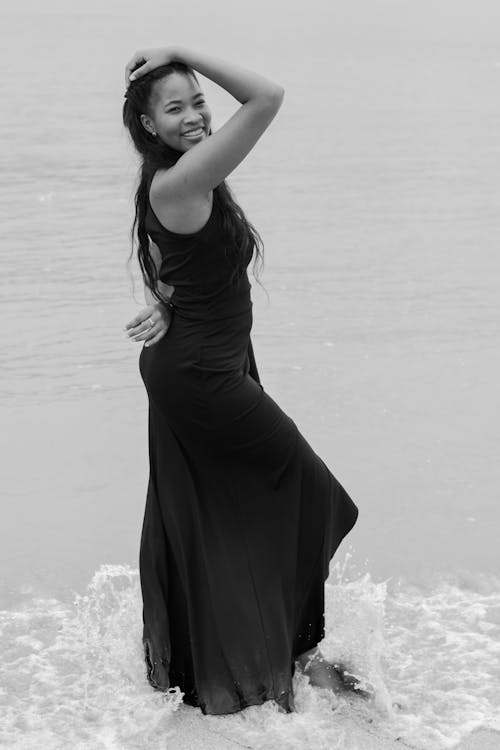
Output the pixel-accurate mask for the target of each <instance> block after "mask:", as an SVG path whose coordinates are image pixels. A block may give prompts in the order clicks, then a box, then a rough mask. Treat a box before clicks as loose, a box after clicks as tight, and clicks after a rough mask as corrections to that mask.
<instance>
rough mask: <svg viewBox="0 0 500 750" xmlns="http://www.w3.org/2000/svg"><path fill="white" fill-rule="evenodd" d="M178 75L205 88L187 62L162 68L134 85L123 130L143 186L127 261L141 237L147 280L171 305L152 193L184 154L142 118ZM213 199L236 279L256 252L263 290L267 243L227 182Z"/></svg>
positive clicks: (139, 247) (125, 107) (141, 262)
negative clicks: (166, 81)
mask: <svg viewBox="0 0 500 750" xmlns="http://www.w3.org/2000/svg"><path fill="white" fill-rule="evenodd" d="M137 67H139V65H138V66H137ZM174 72H177V73H182V74H184V75H186V76H192V77H193V78H194V80H195V81H196V83H199V82H198V79H197V78H196V75H195V73H194V70H193V69H192V68H191V67H190V66H189V65H186V64H185V63H183V62H180V61H173V62H170V63H168V64H167V65H161V66H159V67H158V68H155V69H154V70H152V71H150V72H149V73H146V74H145V75H143V76H141V77H140V78H137V79H135V80H134V81H131V82H130V84H129V87H128V89H127V92H126V94H125V102H124V104H123V112H122V115H123V124H124V125H125V127H126V128H127V129H128V131H129V134H130V137H131V139H132V142H133V144H134V146H135V149H136V151H137V152H138V153H139V155H140V156H141V165H140V167H139V184H138V187H137V191H136V193H135V217H134V221H133V223H132V229H131V240H132V250H131V253H130V255H129V258H128V260H127V265H128V263H130V260H131V259H132V256H133V254H134V244H135V240H136V237H137V258H138V261H139V266H140V269H141V272H142V276H143V279H144V281H145V283H146V284H147V286H148V287H149V288H150V290H151V293H152V294H153V296H154V297H155V298H156V299H158V300H159V301H160V302H163V303H168V301H169V300H168V299H166V298H165V297H164V296H163V295H162V293H161V292H160V290H159V288H158V269H157V267H156V264H155V262H154V260H153V258H152V256H151V254H150V252H149V238H148V234H147V231H146V212H147V209H148V189H149V183H150V180H151V179H152V177H153V175H154V173H155V171H156V170H157V169H165V168H169V167H172V166H173V165H174V164H175V163H176V162H177V160H178V159H179V158H180V157H181V156H182V153H183V152H181V151H177V150H176V149H173V148H171V147H170V146H168V145H167V144H166V143H164V142H163V141H161V140H160V139H158V138H155V137H154V136H153V135H152V134H151V133H149V132H148V131H147V130H146V129H145V128H144V126H143V125H142V122H141V119H140V116H141V114H145V113H150V103H151V99H152V94H153V86H154V83H155V82H156V81H158V80H160V79H161V78H164V77H165V76H168V75H170V74H171V73H174ZM211 133H212V130H210V131H209V135H211ZM213 199H214V200H215V201H216V202H217V204H218V205H219V207H220V209H221V213H222V217H223V228H224V231H225V233H226V234H227V236H228V237H229V240H230V243H229V244H230V247H231V248H232V256H233V258H232V260H233V275H232V278H234V277H235V276H237V275H239V274H241V273H242V272H243V271H244V269H246V266H247V264H248V260H247V259H248V258H249V257H250V258H251V257H252V255H253V253H254V251H255V259H254V264H253V274H254V277H255V278H256V280H257V282H258V283H259V284H260V281H259V279H258V278H257V275H256V269H257V267H260V266H262V267H263V265H264V254H263V243H262V239H261V237H260V235H259V233H258V232H257V230H256V229H255V228H254V227H253V226H252V224H251V223H250V222H249V221H248V220H247V218H246V216H245V214H244V212H243V210H242V208H241V207H240V206H239V205H238V204H237V202H236V201H235V199H234V197H233V195H232V192H231V190H230V188H229V186H228V185H227V183H226V181H223V182H221V183H220V184H219V185H217V187H215V188H214V190H213ZM261 286H262V285H261Z"/></svg>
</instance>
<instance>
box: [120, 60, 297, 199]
mask: <svg viewBox="0 0 500 750" xmlns="http://www.w3.org/2000/svg"><path fill="white" fill-rule="evenodd" d="M148 55H149V56H148ZM141 60H144V65H143V67H142V68H138V69H137V70H136V71H135V76H134V77H136V78H137V77H139V76H140V75H141V74H142V73H143V72H148V70H151V69H152V68H154V67H157V66H158V65H161V64H165V62H170V61H174V60H175V61H179V62H183V63H185V64H186V65H189V66H190V67H191V68H193V69H194V70H196V71H197V72H199V73H201V75H203V76H205V77H206V78H209V79H210V80H211V81H213V82H214V83H216V84H218V85H219V86H221V87H222V88H224V89H225V90H226V91H228V92H229V93H230V94H231V95H232V96H234V98H235V99H237V100H238V101H239V102H240V103H241V105H242V106H241V107H240V108H239V109H238V110H237V111H236V112H235V113H234V115H232V117H231V118H230V119H229V120H228V121H227V122H226V123H225V124H224V125H223V126H222V127H221V128H219V130H217V131H216V132H215V133H213V134H212V135H211V136H210V137H209V138H204V139H203V140H202V141H200V142H199V143H197V144H196V145H194V146H193V147H192V148H190V149H189V150H188V151H186V152H185V153H184V154H183V155H182V156H181V157H180V158H179V160H178V161H177V163H176V164H175V165H174V166H173V167H172V168H171V169H169V170H167V171H166V172H164V173H163V174H162V175H161V176H160V175H159V176H158V178H157V180H156V185H155V194H156V195H157V196H158V197H160V198H162V197H164V198H168V197H169V196H175V198H176V199H177V200H178V199H179V198H180V199H182V198H184V197H192V196H196V195H200V196H206V195H207V193H208V192H209V191H210V190H213V189H214V188H215V187H217V185H219V184H220V183H221V182H222V181H223V180H224V179H225V178H226V177H227V176H228V175H229V174H231V172H232V171H233V170H234V169H235V168H236V167H237V166H238V164H240V163H241V162H242V161H243V159H244V158H245V157H246V156H247V155H248V153H249V152H250V151H251V150H252V148H253V147H254V146H255V144H256V143H257V141H258V140H259V138H260V136H261V135H262V134H263V133H264V131H265V130H266V128H267V127H268V126H269V125H270V123H271V122H272V120H273V119H274V117H275V115H276V113H277V112H278V110H279V108H280V107H281V104H282V101H283V96H284V89H283V88H282V87H281V86H280V85H279V84H278V83H275V82H274V81H271V80H269V79H268V78H265V77H264V76H262V75H260V74H258V73H254V72H252V71H250V70H247V69H245V68H242V67H241V66H239V65H236V64H234V63H230V62H226V61H224V60H220V59H219V58H216V57H212V56H209V55H205V54H203V53H199V52H194V51H191V50H188V49H185V48H184V47H171V48H167V49H166V50H164V51H163V57H162V54H161V50H150V51H148V50H145V51H144V52H142V53H141V52H138V53H136V56H135V58H133V59H132V61H131V62H130V63H129V66H128V67H127V70H129V69H130V68H131V66H132V64H134V62H135V64H137V63H138V62H140V61H141Z"/></svg>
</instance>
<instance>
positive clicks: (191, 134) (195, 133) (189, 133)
mask: <svg viewBox="0 0 500 750" xmlns="http://www.w3.org/2000/svg"><path fill="white" fill-rule="evenodd" d="M204 132H205V131H204V129H203V128H202V127H199V128H194V129H193V130H186V131H185V132H184V133H182V135H183V136H184V138H189V139H190V140H192V139H194V138H200V137H201V136H202V135H203V134H204Z"/></svg>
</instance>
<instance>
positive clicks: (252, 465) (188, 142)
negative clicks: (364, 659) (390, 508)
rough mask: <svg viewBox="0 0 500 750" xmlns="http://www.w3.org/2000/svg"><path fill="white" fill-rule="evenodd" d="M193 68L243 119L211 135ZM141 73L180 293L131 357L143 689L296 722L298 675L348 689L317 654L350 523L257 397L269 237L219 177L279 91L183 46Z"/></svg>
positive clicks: (139, 120)
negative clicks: (253, 273) (259, 286)
mask: <svg viewBox="0 0 500 750" xmlns="http://www.w3.org/2000/svg"><path fill="white" fill-rule="evenodd" d="M194 68H196V70H198V71H199V72H200V73H201V74H203V75H205V76H207V77H208V78H210V79H211V80H213V81H214V82H215V83H218V84H220V85H221V86H223V87H224V88H225V89H226V90H227V91H229V93H231V94H232V95H233V96H234V97H235V98H236V99H237V100H238V101H239V102H240V104H241V106H240V108H239V109H238V110H237V111H236V112H235V114H234V115H233V116H232V117H231V118H230V119H229V120H228V121H227V122H226V123H225V124H224V125H223V126H222V127H221V128H220V130H218V131H217V132H216V133H212V132H211V128H210V123H211V115H210V110H209V109H208V107H207V104H206V101H205V97H204V96H203V92H202V91H201V88H200V86H199V83H198V81H197V79H196V76H195V74H194V72H193V69H194ZM132 70H135V79H134V81H133V83H131V84H130V86H129V89H128V91H127V94H126V102H125V105H124V110H123V119H124V123H125V125H126V126H127V127H128V129H129V131H130V134H131V136H132V139H133V142H134V145H135V146H136V148H137V151H138V152H139V154H140V155H141V156H142V168H141V181H140V185H139V188H138V190H137V194H136V218H135V222H134V226H135V225H136V224H137V238H138V243H139V248H138V257H139V262H140V264H141V269H142V270H143V273H144V276H145V281H146V283H147V284H148V286H151V289H152V292H153V293H154V294H155V295H157V298H158V299H159V300H160V301H161V299H162V297H163V295H162V292H161V290H160V289H159V287H158V284H159V283H163V284H168V285H169V286H171V287H173V290H174V291H173V294H172V295H171V301H172V303H173V306H174V313H173V316H172V318H171V320H170V324H169V327H168V331H167V333H166V335H165V336H163V337H162V339H161V340H160V341H159V342H158V343H156V344H155V345H154V346H152V347H149V348H148V349H146V347H143V349H142V350H141V354H140V356H139V369H140V373H141V377H142V379H143V382H144V385H145V387H146V390H147V393H148V399H149V415H148V429H149V459H150V474H149V482H148V491H147V497H146V508H145V513H144V521H143V527H142V535H141V546H140V559H139V566H140V578H141V590H142V597H143V625H144V629H143V637H142V642H143V647H144V658H145V662H146V673H147V679H148V681H149V683H150V684H151V686H152V687H154V688H156V689H158V690H168V689H169V687H170V686H179V687H180V689H181V690H182V692H183V694H184V701H185V702H186V703H189V704H191V705H193V706H199V707H200V708H201V710H202V712H203V713H205V714H227V713H233V712H235V711H240V710H242V709H243V708H245V707H246V706H251V705H258V704H261V703H263V702H264V701H268V700H274V701H275V702H276V703H277V704H278V706H279V707H280V709H281V710H282V711H287V712H290V711H293V710H294V708H295V706H294V696H293V685H292V677H293V674H294V671H295V665H296V664H297V665H298V666H300V667H301V668H303V669H304V671H306V674H308V675H309V676H310V679H311V681H314V680H315V684H320V685H322V686H329V687H331V688H332V689H338V688H339V685H344V684H345V686H346V687H347V686H348V683H347V680H346V681H345V683H344V682H342V679H341V677H340V673H339V672H337V671H336V669H337V666H336V665H328V664H327V663H326V662H324V660H322V657H321V652H319V651H318V650H317V644H318V642H319V641H320V640H321V639H322V638H323V636H324V582H325V580H326V578H327V576H328V572H329V570H328V568H329V562H330V560H331V558H332V556H333V554H334V552H335V550H336V549H337V547H338V546H339V544H340V542H341V541H342V539H343V538H344V537H345V535H346V534H347V533H348V532H349V531H350V529H351V528H352V526H353V525H354V523H355V522H356V518H357V515H358V510H357V507H356V506H355V504H354V502H353V501H352V499H351V498H350V497H349V495H348V494H347V492H346V490H345V489H344V488H343V487H342V485H341V484H340V483H339V482H338V480H337V479H336V478H335V477H334V476H333V474H331V472H330V471H329V469H328V468H327V467H326V465H325V464H324V462H323V461H322V460H321V458H320V457H319V456H318V455H317V454H316V453H315V452H314V451H313V449H312V448H311V446H310V445H309V444H308V443H307V441H306V440H305V439H304V437H303V436H302V435H301V434H300V432H299V431H298V429H297V427H296V425H295V423H294V422H293V421H292V420H291V419H290V417H288V415H287V414H285V413H284V412H283V411H282V410H281V409H280V407H279V406H278V404H277V403H276V402H275V401H274V400H273V399H272V398H271V396H269V395H268V394H267V393H266V392H265V390H264V388H263V386H262V384H261V382H260V378H259V374H258V372H257V366H256V363H255V358H254V355H253V348H252V342H251V339H250V333H251V329H252V322H253V319H252V300H251V296H250V289H251V287H250V283H249V279H248V274H247V267H248V265H249V263H250V261H251V259H252V256H253V253H254V251H255V252H256V260H257V257H258V256H259V254H260V251H259V243H260V242H261V240H260V237H259V235H258V233H257V232H256V231H255V230H254V228H253V227H252V226H251V224H250V223H249V222H248V221H247V219H246V217H245V214H244V213H243V211H242V209H241V208H240V206H239V205H238V204H237V203H236V201H235V200H234V198H233V197H232V195H231V192H230V191H229V188H228V186H227V185H226V183H225V178H226V177H227V176H228V175H229V174H230V173H231V172H232V171H233V170H234V169H235V168H236V167H237V166H238V164H240V163H241V161H242V160H243V159H244V158H245V156H246V155H247V154H248V153H249V152H250V150H251V149H252V148H253V147H254V146H255V144H256V142H257V141H258V139H259V138H260V136H261V135H262V134H263V133H264V131H265V130H266V129H267V127H268V126H269V124H270V123H271V121H272V120H273V118H274V117H275V115H276V114H277V112H278V110H279V109H280V107H281V104H282V101H283V89H282V88H281V87H280V86H279V85H278V84H275V83H273V82H272V81H269V80H268V79H266V78H263V77H262V76H260V75H258V74H257V73H252V72H250V71H247V70H245V69H243V68H240V67H238V66H236V65H231V64H229V63H226V62H223V61H221V60H218V59H216V58H212V57H208V56H206V55H200V54H198V53H195V52H191V51H188V50H185V49H177V48H167V49H166V50H145V51H143V52H138V53H137V54H136V55H134V57H133V58H132V60H131V62H130V63H129V65H128V66H127V73H130V72H131V71H132ZM154 248H157V249H158V251H159V257H155V252H156V251H155V250H154ZM148 309H149V308H148ZM137 330H138V331H139V332H140V331H142V326H141V325H140V324H139V325H138V326H137ZM335 676H336V679H335ZM349 687H352V685H349Z"/></svg>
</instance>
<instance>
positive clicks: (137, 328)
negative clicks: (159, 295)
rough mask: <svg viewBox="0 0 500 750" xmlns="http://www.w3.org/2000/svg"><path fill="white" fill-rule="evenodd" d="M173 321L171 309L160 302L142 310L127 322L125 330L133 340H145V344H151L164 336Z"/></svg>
mask: <svg viewBox="0 0 500 750" xmlns="http://www.w3.org/2000/svg"><path fill="white" fill-rule="evenodd" d="M171 321H172V313H171V311H170V309H169V308H168V307H166V306H165V305H163V304H162V303H161V302H158V303H156V304H154V305H147V307H144V308H143V309H142V310H140V311H139V312H138V313H137V315H136V316H135V318H132V320H131V321H130V322H129V323H127V325H126V326H125V331H126V334H127V336H128V337H129V338H130V339H131V341H144V342H145V344H144V346H151V345H152V344H156V343H157V342H158V341H160V339H162V338H163V336H164V335H165V334H166V332H167V331H168V329H169V327H170V323H171ZM151 323H153V325H151Z"/></svg>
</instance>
